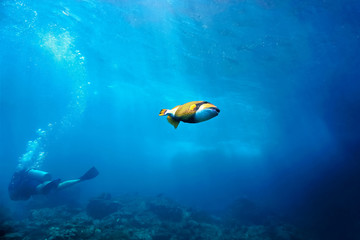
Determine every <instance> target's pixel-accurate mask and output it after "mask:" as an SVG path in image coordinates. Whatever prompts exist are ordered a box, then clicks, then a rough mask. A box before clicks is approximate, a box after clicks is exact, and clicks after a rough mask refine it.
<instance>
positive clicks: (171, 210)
mask: <svg viewBox="0 0 360 240" xmlns="http://www.w3.org/2000/svg"><path fill="white" fill-rule="evenodd" d="M148 209H149V210H150V211H151V212H153V213H155V214H156V215H157V216H158V217H159V219H160V220H162V221H173V222H180V221H181V220H182V219H183V211H182V209H181V208H180V207H179V206H176V205H175V204H174V203H173V202H172V201H169V200H168V199H166V198H159V197H158V198H156V199H154V200H153V201H151V202H149V203H148Z"/></svg>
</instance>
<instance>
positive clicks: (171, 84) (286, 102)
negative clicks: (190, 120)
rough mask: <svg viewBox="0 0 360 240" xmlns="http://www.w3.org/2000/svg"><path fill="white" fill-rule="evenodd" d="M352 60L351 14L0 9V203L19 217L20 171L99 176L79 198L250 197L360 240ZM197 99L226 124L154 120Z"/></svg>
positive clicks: (355, 58) (331, 10) (260, 9)
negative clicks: (13, 193) (14, 178)
mask: <svg viewBox="0 0 360 240" xmlns="http://www.w3.org/2000/svg"><path fill="white" fill-rule="evenodd" d="M359 53H360V4H359V3H358V2H357V1H355V0H353V1H352V0H346V1H320V0H316V1H310V0H303V1H277V0H256V1H240V0H239V1H226V0H211V1H209V0H199V1H175V0H168V1H165V0H163V1H151V0H146V1H140V0H135V1H128V0H123V1H120V0H118V1H117V0H103V1H100V0H97V1H96V0H86V1H73V0H62V1H45V0H38V1H30V0H24V1H20V0H16V1H10V0H3V1H1V2H0V66H1V67H0V159H1V161H0V169H1V176H0V185H1V187H0V193H1V196H0V201H1V202H4V203H6V204H8V205H10V206H11V207H12V208H16V206H18V205H17V203H10V201H9V199H8V195H7V185H8V183H9V181H10V178H11V175H12V174H13V172H14V171H15V170H16V169H17V168H19V167H23V166H26V167H36V168H39V169H43V170H46V171H49V172H51V173H52V174H53V175H54V176H57V177H61V178H62V179H71V178H74V177H78V176H80V175H81V174H82V173H83V172H85V171H86V170H87V169H88V168H90V167H91V166H96V167H97V168H98V169H99V171H100V175H99V176H98V177H97V178H96V179H94V180H92V181H91V182H90V181H89V182H86V183H83V184H82V185H81V186H80V185H79V186H77V188H76V189H77V190H78V194H77V196H75V197H76V198H78V199H83V200H84V201H86V199H88V198H89V197H92V196H96V195H98V194H100V193H102V192H110V193H111V194H113V195H116V194H125V193H140V194H145V195H156V194H159V193H162V194H164V195H166V196H169V197H171V198H174V199H176V200H177V201H179V202H181V203H183V204H186V205H188V206H193V207H196V208H202V209H205V210H209V211H218V210H219V209H222V208H223V207H224V206H226V205H227V204H229V203H231V202H232V201H234V200H235V199H237V198H239V197H240V198H241V197H246V198H248V199H251V200H252V201H254V202H256V203H257V204H259V205H262V206H266V207H269V208H271V209H273V210H274V211H276V212H278V213H279V214H282V215H285V216H288V217H289V219H292V221H294V222H298V223H299V224H305V225H307V226H308V227H309V226H310V228H311V229H313V230H314V232H316V233H317V234H319V235H322V236H325V235H327V236H328V238H327V239H330V238H329V236H331V237H334V239H356V235H355V232H356V230H357V229H358V228H359V224H360V207H359V205H358V202H359V200H360V194H359V189H360V175H359V171H360V165H359V159H360V150H359V149H360V146H359V144H360V127H359V119H360V111H359V110H360V83H359V79H360V78H359V77H360V70H359V66H360V57H359ZM195 100H206V101H209V102H211V103H213V104H215V105H216V106H218V107H219V108H220V110H221V112H220V114H219V116H218V117H216V118H214V119H211V120H209V121H207V122H203V123H199V124H186V123H180V125H179V127H178V128H177V129H176V130H175V129H174V128H173V127H172V126H171V125H170V124H169V123H168V122H167V121H166V119H165V118H164V117H159V116H158V113H159V111H160V109H162V108H172V107H175V106H176V105H179V104H183V103H186V102H189V101H195ZM344 233H346V234H344ZM357 234H359V233H357ZM359 236H360V234H359V235H357V237H359Z"/></svg>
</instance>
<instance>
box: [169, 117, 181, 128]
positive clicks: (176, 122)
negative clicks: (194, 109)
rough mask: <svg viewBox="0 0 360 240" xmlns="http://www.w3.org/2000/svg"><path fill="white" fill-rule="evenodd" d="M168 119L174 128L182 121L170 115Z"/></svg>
mask: <svg viewBox="0 0 360 240" xmlns="http://www.w3.org/2000/svg"><path fill="white" fill-rule="evenodd" d="M167 120H168V122H169V123H170V124H171V125H173V126H174V128H177V127H178V125H179V123H180V121H176V120H175V119H174V118H172V117H170V116H167Z"/></svg>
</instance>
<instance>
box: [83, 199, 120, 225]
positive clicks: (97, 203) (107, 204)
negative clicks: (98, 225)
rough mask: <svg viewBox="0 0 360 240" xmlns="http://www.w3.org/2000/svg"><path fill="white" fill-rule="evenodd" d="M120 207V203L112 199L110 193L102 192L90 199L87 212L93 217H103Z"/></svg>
mask: <svg viewBox="0 0 360 240" xmlns="http://www.w3.org/2000/svg"><path fill="white" fill-rule="evenodd" d="M119 208H120V204H119V203H117V202H114V201H112V200H111V195H110V194H102V195H101V196H99V197H97V198H94V199H91V200H90V201H89V203H88V205H87V207H86V212H87V214H88V215H89V216H90V217H92V218H95V219H102V218H104V217H106V216H109V215H110V214H112V213H114V212H116V211H117V210H118V209H119Z"/></svg>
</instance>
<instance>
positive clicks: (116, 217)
mask: <svg viewBox="0 0 360 240" xmlns="http://www.w3.org/2000/svg"><path fill="white" fill-rule="evenodd" d="M104 209H105V210H104ZM91 211H94V212H92V213H90V214H93V213H94V214H95V215H94V216H96V217H95V218H94V217H93V216H90V215H89V212H91ZM96 214H100V215H96ZM104 215H106V216H105V217H104ZM234 221H236V219H235V220H234ZM10 225H12V226H14V229H16V231H15V230H14V231H13V232H11V233H10V232H9V233H7V234H6V235H5V236H4V237H0V239H26V240H38V239H48V240H62V239H69V240H71V239H76V240H82V239H90V240H91V239H93V240H112V239H121V240H304V239H307V240H308V239H309V238H304V237H301V235H299V234H298V233H299V231H298V230H297V229H296V228H295V227H294V226H292V225H289V224H285V223H281V222H278V221H277V222H275V221H274V222H272V223H271V224H268V225H266V224H246V225H242V224H240V223H237V224H236V225H232V224H228V222H227V220H222V219H221V218H215V217H213V216H212V215H210V214H208V213H206V212H201V211H196V210H193V209H190V208H186V207H184V206H182V205H180V204H178V203H176V202H175V201H172V200H171V199H168V198H165V197H163V196H158V197H147V196H138V195H136V196H121V197H117V198H116V199H112V198H111V196H110V195H108V194H104V195H102V196H99V197H97V198H94V199H91V200H90V201H89V204H88V205H87V206H86V207H83V208H81V209H73V208H71V207H69V206H68V205H64V206H59V207H55V208H41V209H32V210H30V212H29V216H28V217H27V218H25V219H22V220H18V221H13V222H11V224H10ZM234 226H235V227H234Z"/></svg>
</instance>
